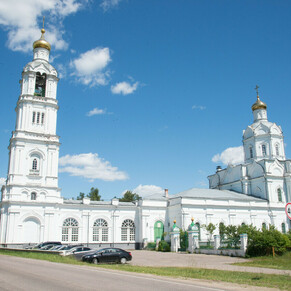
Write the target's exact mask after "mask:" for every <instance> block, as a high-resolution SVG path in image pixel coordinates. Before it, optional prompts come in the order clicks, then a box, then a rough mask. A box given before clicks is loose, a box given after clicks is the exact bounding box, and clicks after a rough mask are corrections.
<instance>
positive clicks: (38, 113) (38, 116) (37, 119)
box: [36, 112, 40, 124]
mask: <svg viewBox="0 0 291 291" xmlns="http://www.w3.org/2000/svg"><path fill="white" fill-rule="evenodd" d="M39 119H40V112H37V117H36V123H37V124H39Z"/></svg>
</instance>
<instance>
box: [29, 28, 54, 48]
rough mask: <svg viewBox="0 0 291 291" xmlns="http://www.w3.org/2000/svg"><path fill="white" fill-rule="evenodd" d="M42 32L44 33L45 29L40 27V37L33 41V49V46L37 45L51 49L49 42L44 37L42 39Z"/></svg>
mask: <svg viewBox="0 0 291 291" xmlns="http://www.w3.org/2000/svg"><path fill="white" fill-rule="evenodd" d="M44 33H45V30H44V28H42V30H41V37H40V39H39V40H36V41H35V42H34V43H33V49H35V48H38V47H42V48H45V49H47V50H48V51H50V50H51V45H50V44H49V42H47V41H46V40H45V39H44V36H43V35H44Z"/></svg>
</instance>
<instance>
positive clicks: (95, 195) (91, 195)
mask: <svg viewBox="0 0 291 291" xmlns="http://www.w3.org/2000/svg"><path fill="white" fill-rule="evenodd" d="M87 197H88V198H90V200H92V201H100V200H101V196H100V195H99V190H98V188H94V187H92V188H91V190H90V192H89V194H88V195H87Z"/></svg>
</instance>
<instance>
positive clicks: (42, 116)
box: [41, 113, 44, 124]
mask: <svg viewBox="0 0 291 291" xmlns="http://www.w3.org/2000/svg"><path fill="white" fill-rule="evenodd" d="M43 123H44V113H42V114H41V124H43Z"/></svg>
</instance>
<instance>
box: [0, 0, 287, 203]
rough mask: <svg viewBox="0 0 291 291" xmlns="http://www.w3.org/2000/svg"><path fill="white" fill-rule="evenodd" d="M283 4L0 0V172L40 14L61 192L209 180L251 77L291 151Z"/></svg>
mask: <svg viewBox="0 0 291 291" xmlns="http://www.w3.org/2000/svg"><path fill="white" fill-rule="evenodd" d="M290 10H291V2H290V1H280V0H276V1H268V0H264V1H256V0H250V1H247V0H244V1H233V0H229V1H224V0H219V1H217V0H216V1H206V0H205V1H202V0H201V1H194V0H193V1H192V0H184V1H181V0H180V1H178V0H176V1H174V0H167V1H162V0H161V1H157V0H155V1H150V0H147V1H138V0H136V1H133V0H99V1H93V0H91V1H90V0H88V1H86V0H84V1H77V0H45V1H40V0H31V1H21V0H11V1H6V0H0V28H1V30H0V38H1V43H0V45H1V47H0V48H1V61H0V66H1V67H0V68H1V70H0V80H1V82H0V84H1V91H2V94H1V101H2V102H1V107H0V161H1V163H0V177H2V179H1V180H2V181H3V180H4V179H3V178H5V177H6V174H7V165H8V150H7V146H8V144H9V138H10V136H11V131H12V130H14V127H15V118H16V116H15V111H14V109H15V106H16V102H17V99H18V96H19V92H20V91H19V83H18V81H19V79H20V78H21V71H22V68H23V67H24V66H25V64H27V63H28V62H30V61H31V60H32V42H33V41H34V40H36V39H38V38H39V37H40V28H41V26H42V16H45V17H46V24H45V28H46V35H45V36H46V39H47V40H48V41H49V42H50V43H51V45H52V50H51V63H52V65H53V66H55V67H56V68H57V69H58V71H59V74H60V77H61V80H60V82H59V85H58V96H57V98H58V100H59V105H60V109H59V112H58V126H57V134H58V135H60V137H61V147H60V157H61V158H60V173H59V186H60V187H61V188H62V195H63V196H64V197H66V198H70V197H76V196H77V195H78V194H79V192H85V193H88V192H89V190H90V188H91V187H97V188H99V190H100V194H101V196H102V198H103V199H105V200H106V199H110V198H112V197H114V196H117V197H120V196H121V195H122V193H123V192H124V191H125V190H127V189H129V190H135V191H137V192H138V193H140V194H146V193H148V192H149V191H161V189H164V188H168V189H169V193H170V194H174V193H177V192H180V191H183V190H186V189H188V188H191V187H198V188H199V187H203V188H205V187H208V180H207V175H210V174H212V173H213V172H214V171H215V168H216V166H217V165H222V166H225V165H223V163H222V161H217V162H213V161H212V159H213V157H214V156H215V155H217V154H221V153H222V152H224V151H225V150H226V149H228V148H229V147H239V146H241V144H242V130H243V129H245V128H246V127H247V125H249V124H251V123H252V121H253V119H252V111H251V105H252V104H253V103H254V102H255V100H256V93H255V90H254V87H255V86H256V84H258V85H259V86H260V89H259V90H260V97H261V99H262V100H263V101H264V102H266V103H267V105H268V118H269V120H270V121H273V122H276V123H277V124H279V125H281V126H282V129H283V132H284V136H285V144H286V148H285V151H286V156H287V157H288V158H290V156H291V154H290V139H291V132H290V124H291V115H290V105H291V104H290V103H291V101H290V93H291V82H290V78H291V59H290V51H291V18H290V12H291V11H290ZM235 155H236V156H237V153H236V152H235ZM228 158H229V159H232V158H233V154H230V155H229V157H228ZM224 162H225V161H224Z"/></svg>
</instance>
